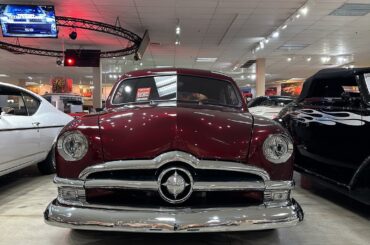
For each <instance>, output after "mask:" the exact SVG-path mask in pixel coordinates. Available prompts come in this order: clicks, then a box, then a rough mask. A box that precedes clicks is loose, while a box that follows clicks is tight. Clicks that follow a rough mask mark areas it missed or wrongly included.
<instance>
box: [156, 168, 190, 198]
mask: <svg viewBox="0 0 370 245" xmlns="http://www.w3.org/2000/svg"><path fill="white" fill-rule="evenodd" d="M192 187H193V178H192V175H191V174H190V172H189V171H188V170H186V169H184V168H180V167H173V168H168V169H165V170H164V171H162V173H161V174H160V175H159V177H158V190H159V194H160V196H161V197H162V199H163V200H165V201H166V202H169V203H172V204H177V203H182V202H185V201H186V200H187V199H188V198H189V197H190V195H191V193H192V192H193V188H192Z"/></svg>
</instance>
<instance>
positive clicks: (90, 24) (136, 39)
mask: <svg viewBox="0 0 370 245" xmlns="http://www.w3.org/2000/svg"><path fill="white" fill-rule="evenodd" d="M55 19H56V25H57V26H61V27H70V28H74V29H85V30H90V31H96V32H102V33H106V34H109V35H113V36H116V37H120V38H123V39H126V40H127V41H129V45H128V46H127V47H125V48H123V49H118V50H111V51H103V52H100V58H113V57H121V56H126V55H130V54H133V53H135V52H136V51H137V50H138V48H139V45H140V43H141V41H142V38H141V37H140V36H138V35H137V34H135V33H133V32H131V31H129V30H126V29H124V28H122V27H120V26H114V25H109V24H106V23H102V22H98V21H92V20H85V19H79V18H72V17H64V16H56V17H55ZM0 49H4V50H7V51H9V52H11V53H14V54H32V55H39V56H49V57H63V55H64V50H62V51H60V50H50V49H38V48H32V47H28V46H22V45H20V44H19V43H17V44H11V43H7V42H2V41H0Z"/></svg>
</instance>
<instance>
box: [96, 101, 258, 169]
mask: <svg viewBox="0 0 370 245" xmlns="http://www.w3.org/2000/svg"><path fill="white" fill-rule="evenodd" d="M216 109H217V110H215V108H204V107H197V106H193V107H191V106H176V107H159V106H149V105H148V106H140V107H134V108H123V109H117V110H112V111H110V112H108V113H105V114H102V115H101V116H100V128H101V141H102V147H103V154H104V160H105V161H113V160H123V159H151V158H154V157H156V156H158V155H160V154H162V153H164V152H167V151H171V150H179V151H184V152H187V153H190V154H192V155H194V156H196V157H198V158H200V159H222V160H230V161H240V162H245V161H247V156H248V149H249V143H250V137H251V133H252V126H253V125H252V124H253V117H252V116H251V115H250V114H249V113H248V112H241V111H239V110H234V109H221V108H216Z"/></svg>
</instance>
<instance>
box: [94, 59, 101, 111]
mask: <svg viewBox="0 0 370 245" xmlns="http://www.w3.org/2000/svg"><path fill="white" fill-rule="evenodd" d="M93 86H94V89H93V107H94V108H95V109H96V108H102V107H103V105H102V101H101V100H102V66H101V65H100V66H99V67H93Z"/></svg>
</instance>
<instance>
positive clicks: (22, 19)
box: [0, 4, 58, 38]
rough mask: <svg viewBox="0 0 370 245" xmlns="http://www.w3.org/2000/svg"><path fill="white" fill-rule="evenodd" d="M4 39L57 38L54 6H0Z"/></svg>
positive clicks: (0, 19)
mask: <svg viewBox="0 0 370 245" xmlns="http://www.w3.org/2000/svg"><path fill="white" fill-rule="evenodd" d="M0 21H1V29H2V32H3V36H4V37H53V38H56V37H58V31H57V27H56V22H55V11H54V6H51V5H18V4H1V5H0Z"/></svg>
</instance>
